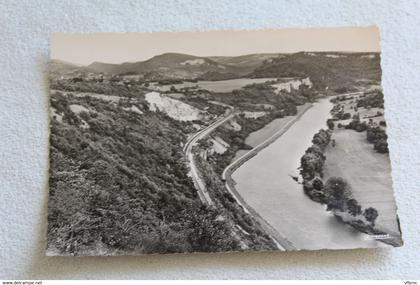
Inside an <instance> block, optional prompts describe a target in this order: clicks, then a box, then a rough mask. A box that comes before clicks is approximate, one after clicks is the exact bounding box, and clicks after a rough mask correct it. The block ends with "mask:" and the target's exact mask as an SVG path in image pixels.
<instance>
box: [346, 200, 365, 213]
mask: <svg viewBox="0 0 420 285" xmlns="http://www.w3.org/2000/svg"><path fill="white" fill-rule="evenodd" d="M347 210H348V212H349V213H350V215H352V216H354V217H355V216H357V215H360V214H361V213H362V207H361V206H360V205H359V203H358V202H357V200H356V199H350V200H348V201H347Z"/></svg>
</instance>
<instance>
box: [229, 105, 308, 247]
mask: <svg viewBox="0 0 420 285" xmlns="http://www.w3.org/2000/svg"><path fill="white" fill-rule="evenodd" d="M311 107H312V104H308V105H306V106H304V107H303V108H300V110H298V114H297V115H296V116H294V117H293V118H291V120H290V121H288V122H287V123H286V124H285V125H284V126H283V127H282V128H281V129H280V130H278V131H276V132H275V133H274V134H273V135H271V136H270V137H268V138H267V139H266V140H264V141H263V142H261V143H260V144H258V145H257V146H255V147H254V148H253V149H252V150H250V151H248V152H247V153H246V154H244V155H242V156H241V157H240V158H238V159H236V160H234V162H232V163H231V164H230V165H229V166H227V167H226V168H225V170H224V171H223V174H222V179H223V180H224V181H225V187H226V189H227V190H228V191H229V193H230V194H231V195H232V196H233V197H234V199H235V200H236V201H237V203H238V204H239V205H240V206H242V208H243V209H244V211H245V212H247V213H248V214H250V215H252V216H253V217H254V218H255V219H256V220H257V221H258V222H259V223H260V224H261V226H262V227H263V229H264V230H265V231H266V232H267V233H268V234H269V235H270V236H271V237H272V239H273V240H274V241H276V243H277V244H278V246H279V248H282V249H284V250H296V248H295V247H294V246H293V244H292V242H290V241H289V240H288V239H287V238H286V237H284V236H283V235H281V234H280V233H279V232H278V231H277V230H276V229H274V228H273V227H272V226H271V225H270V224H269V223H268V222H267V221H266V220H265V219H264V218H263V217H261V215H259V214H258V213H257V212H256V211H255V210H254V209H253V208H252V207H251V206H249V205H248V204H247V203H246V202H245V201H244V199H243V198H242V197H241V195H240V194H239V193H238V191H237V190H236V189H235V181H234V180H233V179H232V176H231V175H232V173H233V172H234V171H235V170H236V169H237V168H239V167H240V166H241V165H242V164H244V163H245V162H246V161H248V160H249V159H251V158H252V157H253V156H255V155H257V154H258V152H260V151H261V150H263V149H264V148H266V147H267V146H269V145H270V144H271V143H273V142H274V141H275V140H277V139H278V138H279V137H280V136H282V135H283V134H284V133H285V132H286V131H287V130H288V129H289V128H290V127H291V126H292V125H293V124H294V123H295V122H296V121H298V120H299V119H300V118H301V117H302V116H303V114H305V112H306V111H307V110H309V108H311Z"/></svg>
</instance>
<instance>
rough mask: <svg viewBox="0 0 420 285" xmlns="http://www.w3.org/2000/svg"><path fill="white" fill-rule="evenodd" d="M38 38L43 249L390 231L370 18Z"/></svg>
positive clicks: (187, 246)
mask: <svg viewBox="0 0 420 285" xmlns="http://www.w3.org/2000/svg"><path fill="white" fill-rule="evenodd" d="M50 40H51V42H50V45H51V46H50V59H51V60H50V63H49V88H50V146H49V151H50V153H49V155H50V156H49V159H50V167H49V181H48V184H49V199H48V230H47V249H46V254H47V255H50V256H62V255H64V256H66V255H78V256H79V255H80V256H108V255H142V254H170V253H192V252H207V253H212V252H233V251H298V250H321V249H355V248H377V247H382V248H391V247H400V246H402V245H403V240H402V234H401V229H400V225H399V219H398V216H397V206H396V203H395V199H394V193H393V188H392V178H391V164H390V156H389V148H388V142H387V139H388V135H387V123H386V120H385V117H386V110H385V108H384V106H385V103H384V95H383V90H382V87H381V76H382V72H381V51H380V37H379V30H378V28H376V27H373V26H371V27H354V28H352V27H349V28H306V29H298V28H292V29H276V30H255V31H252V30H251V31H247V30H240V31H208V32H156V33H53V34H52V35H51V38H50Z"/></svg>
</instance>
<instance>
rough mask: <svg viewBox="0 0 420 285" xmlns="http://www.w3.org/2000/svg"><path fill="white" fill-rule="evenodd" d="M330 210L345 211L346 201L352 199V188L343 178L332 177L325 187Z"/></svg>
mask: <svg viewBox="0 0 420 285" xmlns="http://www.w3.org/2000/svg"><path fill="white" fill-rule="evenodd" d="M324 193H325V196H326V198H327V204H328V208H329V209H339V210H343V209H344V206H345V205H346V201H347V200H349V199H350V198H351V192H350V186H349V185H348V184H347V182H346V181H345V180H344V179H343V178H341V177H331V178H329V179H328V180H327V182H326V183H325V186H324Z"/></svg>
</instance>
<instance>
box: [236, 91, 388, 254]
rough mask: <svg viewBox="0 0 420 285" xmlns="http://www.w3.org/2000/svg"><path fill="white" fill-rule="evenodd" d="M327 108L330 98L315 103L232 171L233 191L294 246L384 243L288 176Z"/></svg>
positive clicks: (321, 125) (325, 116)
mask: <svg viewBox="0 0 420 285" xmlns="http://www.w3.org/2000/svg"><path fill="white" fill-rule="evenodd" d="M331 108H332V103H331V102H330V101H329V99H328V98H322V99H319V100H318V101H317V102H314V103H313V106H312V107H311V108H309V109H308V110H307V111H306V112H305V113H304V114H303V115H302V116H301V117H300V119H299V120H297V121H296V122H295V123H294V124H293V125H292V126H291V127H290V128H289V129H288V130H287V131H286V132H285V133H283V134H282V135H281V136H280V137H279V138H278V139H276V140H275V141H274V142H273V143H271V144H270V145H268V146H267V147H266V148H264V149H262V150H261V151H260V152H259V153H258V155H255V156H253V157H252V158H250V159H249V160H248V161H247V162H246V163H244V164H242V165H241V167H239V168H238V169H236V170H235V171H234V172H233V173H232V179H233V180H234V181H235V182H236V184H235V185H234V186H235V190H236V191H237V192H238V193H239V195H240V197H241V198H242V199H243V201H245V202H246V204H247V205H249V206H250V207H251V208H252V209H254V210H255V211H256V212H257V213H258V214H259V215H260V216H261V217H262V218H263V219H264V220H265V221H267V223H269V224H270V225H271V226H272V227H273V228H274V229H275V230H276V231H277V232H279V233H281V235H282V236H283V237H287V240H288V241H290V242H291V243H292V245H293V247H294V248H295V250H316V249H325V248H329V249H343V248H373V247H378V246H383V244H382V243H380V242H378V241H376V240H374V239H372V238H371V237H369V236H368V235H365V234H362V233H360V232H359V231H357V230H356V229H354V228H352V227H351V226H349V225H346V224H344V223H342V222H340V221H339V220H338V219H337V218H336V217H334V216H333V215H332V214H331V213H328V212H326V211H325V206H324V205H321V204H319V203H314V202H313V201H312V200H310V199H309V198H308V197H307V196H306V195H305V193H304V192H303V191H302V185H301V184H299V183H297V182H296V181H295V180H294V179H292V177H291V176H299V169H298V167H299V166H300V159H301V157H302V154H303V153H305V151H306V149H307V148H308V147H310V146H311V145H312V138H313V134H314V133H316V132H318V131H319V130H320V129H323V128H326V120H327V119H328V118H329V117H330V110H331Z"/></svg>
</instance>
